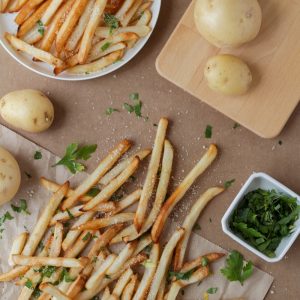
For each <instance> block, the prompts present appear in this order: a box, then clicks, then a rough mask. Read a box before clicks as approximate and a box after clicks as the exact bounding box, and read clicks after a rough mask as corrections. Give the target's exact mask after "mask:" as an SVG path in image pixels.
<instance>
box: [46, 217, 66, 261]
mask: <svg viewBox="0 0 300 300" xmlns="http://www.w3.org/2000/svg"><path fill="white" fill-rule="evenodd" d="M63 235H64V226H63V225H62V224H61V223H59V222H57V223H56V224H55V227H54V236H53V241H52V244H51V247H50V252H49V256H50V257H58V256H59V255H60V252H61V244H62V240H63Z"/></svg>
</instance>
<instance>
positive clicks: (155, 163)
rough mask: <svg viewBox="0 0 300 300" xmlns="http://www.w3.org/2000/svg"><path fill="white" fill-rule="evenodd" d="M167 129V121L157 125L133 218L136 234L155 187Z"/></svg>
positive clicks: (163, 119)
mask: <svg viewBox="0 0 300 300" xmlns="http://www.w3.org/2000/svg"><path fill="white" fill-rule="evenodd" d="M167 127H168V120H167V119H165V118H162V119H160V120H159V123H158V128H157V133H156V137H155V141H154V146H153V151H152V154H151V159H150V163H149V167H148V171H147V175H146V179H145V182H144V186H143V191H142V195H141V198H140V201H139V204H138V208H137V210H136V216H135V218H134V226H135V228H136V230H137V231H138V232H140V230H141V228H142V226H143V224H144V220H145V215H146V212H147V207H148V202H149V200H150V198H151V195H152V192H153V189H154V186H155V182H156V178H157V172H158V168H159V164H160V160H161V156H162V151H163V145H164V140H165V136H166V131H167Z"/></svg>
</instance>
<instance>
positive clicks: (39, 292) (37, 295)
mask: <svg viewBox="0 0 300 300" xmlns="http://www.w3.org/2000/svg"><path fill="white" fill-rule="evenodd" d="M41 294H42V291H41V290H40V289H39V288H36V289H35V290H34V291H33V293H32V296H33V298H35V299H37V298H39V297H40V296H41Z"/></svg>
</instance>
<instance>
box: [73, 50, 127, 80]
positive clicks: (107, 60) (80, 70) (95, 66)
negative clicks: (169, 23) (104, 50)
mask: <svg viewBox="0 0 300 300" xmlns="http://www.w3.org/2000/svg"><path fill="white" fill-rule="evenodd" d="M122 56H123V51H122V50H118V51H116V52H113V53H110V54H108V55H107V56H104V57H102V58H100V59H99V60H96V61H94V62H92V63H89V64H85V65H80V66H75V67H72V68H70V69H68V72H69V73H70V74H89V73H95V72H98V71H100V70H102V69H104V68H105V67H107V66H110V65H111V64H113V63H115V62H116V61H118V60H119V59H121V57H122Z"/></svg>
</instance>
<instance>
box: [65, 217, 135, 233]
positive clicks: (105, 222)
mask: <svg viewBox="0 0 300 300" xmlns="http://www.w3.org/2000/svg"><path fill="white" fill-rule="evenodd" d="M133 218H134V213H120V214H118V215H113V216H109V217H106V218H101V219H95V220H92V221H88V222H86V223H85V224H82V225H80V226H77V227H73V228H72V229H71V230H97V229H100V228H104V227H107V226H110V225H115V224H118V223H124V222H130V221H132V220H133Z"/></svg>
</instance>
